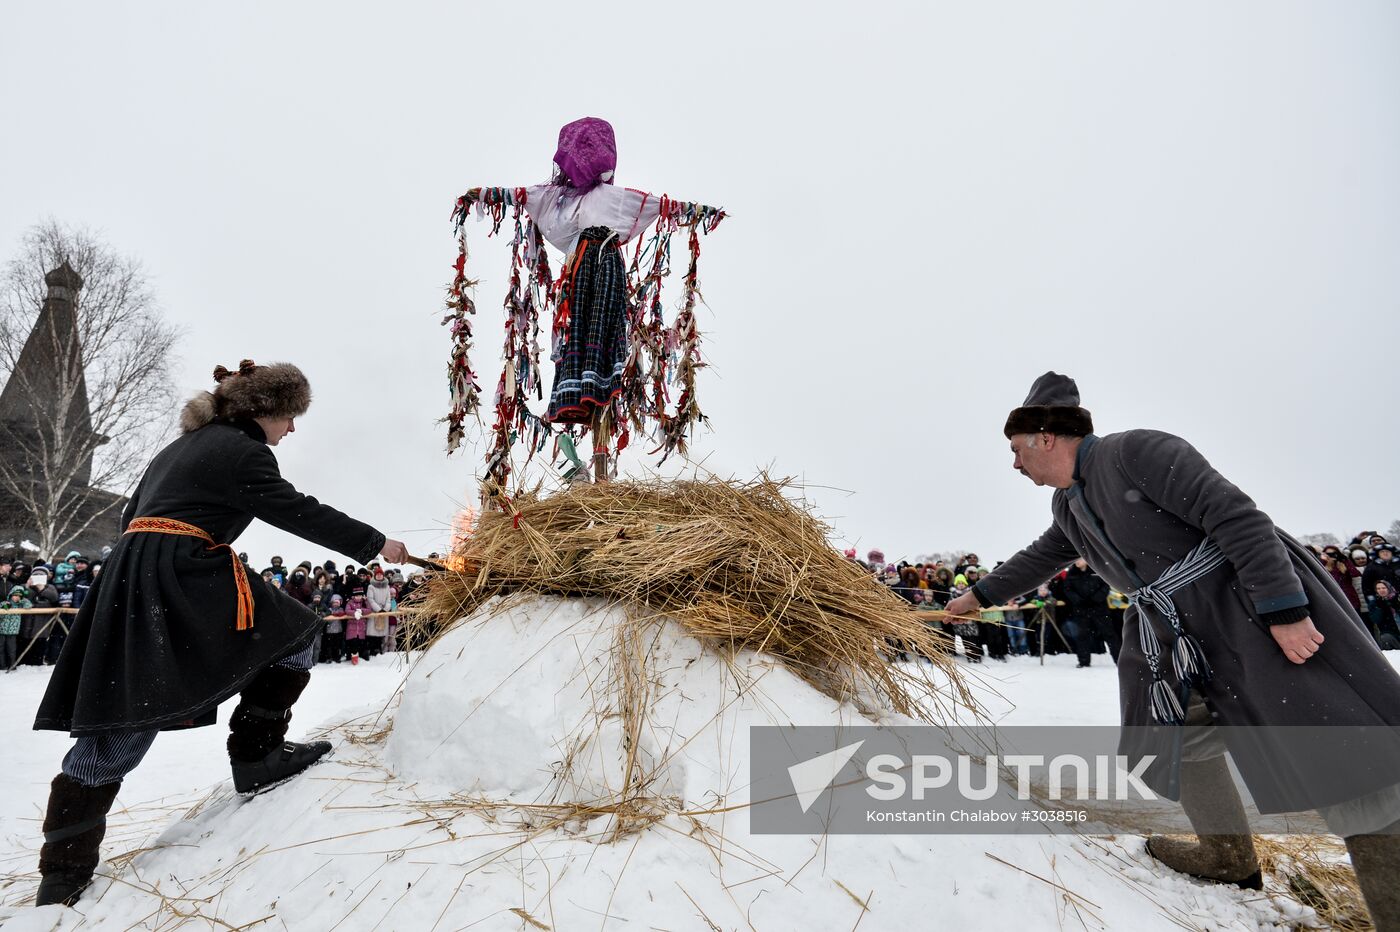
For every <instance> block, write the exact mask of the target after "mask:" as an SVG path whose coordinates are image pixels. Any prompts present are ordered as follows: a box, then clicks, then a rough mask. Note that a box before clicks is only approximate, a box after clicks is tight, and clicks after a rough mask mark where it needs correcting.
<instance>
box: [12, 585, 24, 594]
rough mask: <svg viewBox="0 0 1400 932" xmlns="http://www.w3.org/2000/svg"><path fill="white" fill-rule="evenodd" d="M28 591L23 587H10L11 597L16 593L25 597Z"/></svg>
mask: <svg viewBox="0 0 1400 932" xmlns="http://www.w3.org/2000/svg"><path fill="white" fill-rule="evenodd" d="M27 591H28V590H27V589H25V588H24V587H23V586H11V587H10V595H12V596H13V595H14V594H15V593H16V592H18V593H19V594H20V595H24V594H25V592H27Z"/></svg>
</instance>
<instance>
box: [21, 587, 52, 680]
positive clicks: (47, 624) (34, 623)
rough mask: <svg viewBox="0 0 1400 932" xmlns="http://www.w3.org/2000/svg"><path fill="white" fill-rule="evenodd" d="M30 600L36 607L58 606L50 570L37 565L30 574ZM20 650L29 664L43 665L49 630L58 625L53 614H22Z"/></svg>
mask: <svg viewBox="0 0 1400 932" xmlns="http://www.w3.org/2000/svg"><path fill="white" fill-rule="evenodd" d="M28 597H29V601H30V602H31V603H33V605H34V607H35V608H58V589H57V588H56V587H55V586H54V585H53V583H52V582H50V581H49V571H48V570H47V569H46V568H44V567H42V566H36V567H35V568H34V571H33V572H32V573H31V574H30V576H29V595H28ZM20 617H21V618H22V619H23V621H21V622H20V626H19V652H20V654H21V655H22V656H23V657H24V663H25V664H26V665H27V666H35V667H38V666H43V663H44V657H45V651H46V650H47V649H48V640H49V632H50V631H51V630H53V629H56V628H57V627H58V624H57V622H56V621H55V619H54V616H53V615H21V616H20Z"/></svg>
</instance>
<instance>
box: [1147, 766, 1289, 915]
mask: <svg viewBox="0 0 1400 932" xmlns="http://www.w3.org/2000/svg"><path fill="white" fill-rule="evenodd" d="M1181 808H1182V809H1184V810H1185V811H1186V818H1188V819H1189V820H1191V827H1192V828H1194V829H1195V830H1196V841H1180V840H1177V839H1174V838H1168V837H1166V836H1165V835H1153V836H1152V837H1151V838H1149V839H1147V851H1148V853H1149V854H1151V855H1152V856H1153V857H1154V858H1156V859H1157V860H1159V861H1161V862H1162V863H1163V864H1165V865H1167V866H1168V867H1170V868H1171V869H1172V870H1176V871H1180V872H1181V873H1183V874H1190V875H1191V876H1192V877H1196V878H1199V879H1200V880H1212V881H1215V882H1217V883H1232V884H1238V885H1239V886H1241V887H1243V888H1244V889H1246V890H1261V889H1263V887H1264V878H1263V876H1262V875H1261V874H1260V872H1259V859H1258V858H1257V857H1256V856H1255V854H1254V836H1253V835H1251V834H1250V831H1249V820H1248V819H1247V818H1246V817H1245V814H1244V803H1243V802H1241V801H1240V794H1239V791H1238V790H1237V789H1235V784H1234V781H1233V780H1231V779H1230V765H1229V764H1228V763H1226V761H1225V757H1224V755H1221V756H1220V757H1212V758H1210V759H1209V760H1203V761H1182V763H1181ZM1207 829H1208V831H1207Z"/></svg>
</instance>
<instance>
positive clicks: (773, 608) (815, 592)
mask: <svg viewBox="0 0 1400 932" xmlns="http://www.w3.org/2000/svg"><path fill="white" fill-rule="evenodd" d="M791 489H792V483H791V482H790V481H786V480H785V481H774V480H772V479H770V478H768V477H767V476H760V477H759V478H758V479H757V480H755V481H753V482H748V483H741V482H735V481H724V480H719V479H707V480H688V481H664V480H659V479H657V480H650V481H642V482H636V481H629V482H609V483H599V484H596V485H582V486H575V487H574V488H572V489H569V490H567V491H564V492H560V493H558V494H554V495H549V496H544V497H540V496H522V497H520V498H517V499H515V500H511V499H509V498H507V497H506V496H504V495H498V496H497V501H498V503H499V504H500V505H502V506H503V507H504V509H505V510H504V512H489V513H486V514H484V515H483V516H482V519H481V522H480V526H479V528H478V529H477V531H476V532H475V533H474V534H473V535H472V537H471V538H470V539H469V540H468V541H467V543H466V544H465V546H464V548H463V549H462V550H461V551H460V552H458V553H456V554H454V558H453V559H452V560H451V561H449V562H450V563H451V564H452V565H453V566H455V567H457V569H449V570H446V571H443V572H439V573H432V574H430V575H429V577H428V579H427V580H426V582H425V584H424V585H423V587H422V589H421V590H420V592H421V593H422V596H421V599H419V600H418V601H417V602H416V609H414V610H413V613H412V615H411V617H410V620H409V625H410V632H409V634H410V636H411V637H412V636H413V634H414V631H413V629H414V628H415V627H416V629H417V637H418V641H417V643H418V646H422V645H423V643H424V640H425V638H428V637H430V636H431V632H433V631H434V630H435V626H436V625H437V624H439V623H440V622H441V621H442V620H444V619H457V618H462V617H465V616H469V615H471V614H473V613H474V612H475V611H476V610H477V609H478V608H480V607H481V606H482V604H483V603H485V602H486V601H487V600H489V599H491V598H492V597H494V596H510V595H527V596H528V595H539V594H550V595H561V596H591V597H602V598H605V599H608V600H610V601H616V602H619V603H621V604H623V605H624V606H625V607H626V608H627V610H628V612H629V615H630V616H631V617H632V618H634V619H636V620H638V621H643V622H646V621H651V620H659V619H661V618H663V617H670V618H673V619H675V620H676V621H678V622H680V623H681V624H682V625H683V626H684V627H685V628H686V629H687V631H688V632H689V633H690V634H692V635H694V636H695V637H697V638H699V639H700V640H701V641H702V642H704V643H706V644H707V645H709V646H710V647H712V648H715V649H718V650H721V651H737V650H744V649H749V650H755V651H763V652H766V653H768V654H770V655H773V656H775V657H778V658H780V659H781V660H782V662H783V663H784V664H786V665H787V667H788V668H789V669H791V670H792V671H793V672H794V673H796V674H797V675H798V676H799V677H801V678H802V679H804V680H806V681H807V682H808V683H810V684H812V685H813V686H815V687H816V688H818V689H820V690H821V691H823V692H824V693H826V694H827V695H829V696H831V697H832V698H835V699H838V700H842V701H846V700H850V701H854V702H856V703H857V704H858V705H861V706H862V707H863V708H865V709H866V710H867V711H871V710H872V707H884V708H888V709H892V710H894V711H896V712H899V713H901V714H904V715H910V716H913V717H916V718H921V719H924V720H926V721H939V720H946V719H947V718H948V717H950V716H948V715H947V710H948V704H949V703H957V704H961V705H963V706H965V707H975V703H974V702H973V699H972V696H971V695H970V694H969V693H968V691H967V689H966V686H965V685H964V683H963V680H962V678H961V676H960V675H959V673H958V670H957V667H956V666H955V665H954V662H953V658H952V653H951V646H950V644H949V643H948V640H947V638H946V637H945V636H944V635H943V634H942V633H941V632H938V631H934V630H932V629H930V628H929V627H928V626H927V625H926V624H925V622H924V620H923V618H921V616H920V615H919V614H918V613H916V612H915V611H913V610H912V609H911V608H910V607H909V606H908V605H907V604H906V603H905V602H904V601H903V600H901V599H899V598H898V597H897V596H895V595H894V594H893V593H891V592H890V590H889V589H887V588H886V587H885V586H883V585H881V584H879V583H878V582H876V581H875V580H874V579H872V578H871V577H870V575H869V574H868V573H866V572H865V571H864V570H863V569H862V568H861V567H859V566H858V565H856V564H854V563H852V562H850V561H848V560H846V559H845V558H843V557H842V555H841V554H839V553H838V552H837V551H836V550H835V549H834V548H833V547H832V546H831V545H830V544H829V543H828V542H827V537H826V534H827V530H828V529H827V527H826V525H824V524H823V523H822V522H821V521H819V520H818V519H816V518H815V517H813V516H812V514H811V513H809V512H808V511H807V510H806V509H805V508H804V507H801V506H800V505H799V504H797V503H795V502H794V501H792V500H790V499H789V498H788V496H787V494H785V493H787V492H789V491H790V490H791ZM900 643H902V644H904V645H906V649H909V650H911V651H917V652H918V653H919V654H921V655H923V656H925V657H927V658H929V659H930V660H931V661H932V664H933V666H934V668H935V669H936V670H937V671H939V672H941V674H942V675H941V676H939V677H932V676H929V675H927V672H925V670H922V669H917V668H904V667H900V666H896V665H894V664H891V663H889V662H888V656H887V653H888V651H889V650H890V648H891V645H895V644H900ZM929 672H932V671H929Z"/></svg>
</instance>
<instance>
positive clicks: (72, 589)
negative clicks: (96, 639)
mask: <svg viewBox="0 0 1400 932" xmlns="http://www.w3.org/2000/svg"><path fill="white" fill-rule="evenodd" d="M77 556H78V554H77V553H76V552H74V553H70V554H69V555H68V558H67V559H65V560H64V561H63V562H62V563H60V564H58V566H57V567H56V568H55V570H54V572H55V574H56V575H55V577H54V588H55V589H57V590H58V607H59V608H67V609H79V608H82V607H83V599H84V597H85V596H86V595H87V587H83V588H82V589H79V588H78V584H77V570H76V569H75V567H74V564H73V563H71V562H69V561H70V560H72V559H73V558H75V557H77ZM72 622H73V616H72V615H69V614H64V615H59V616H57V617H56V618H54V620H53V624H52V625H50V626H49V637H48V642H47V643H46V644H45V646H44V663H46V664H49V665H53V664H55V663H58V656H59V654H61V653H63V645H64V642H66V641H67V640H68V626H69V625H70V624H72Z"/></svg>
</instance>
